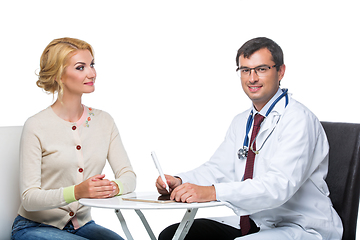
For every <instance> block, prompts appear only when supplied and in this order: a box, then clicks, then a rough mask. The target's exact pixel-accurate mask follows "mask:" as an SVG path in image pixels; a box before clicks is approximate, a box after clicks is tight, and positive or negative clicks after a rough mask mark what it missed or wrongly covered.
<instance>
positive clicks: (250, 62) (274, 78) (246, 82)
mask: <svg viewBox="0 0 360 240" xmlns="http://www.w3.org/2000/svg"><path fill="white" fill-rule="evenodd" d="M274 65H275V63H274V61H273V60H272V55H271V52H270V51H269V50H268V49H267V48H262V49H260V50H258V51H256V52H254V53H253V54H252V55H251V56H250V57H249V58H244V56H243V55H241V56H240V57H239V68H240V72H241V85H242V88H243V90H244V92H245V93H246V95H247V96H248V97H249V98H250V99H251V101H252V102H253V104H254V107H255V108H256V110H258V111H260V110H261V109H262V108H263V107H264V106H265V105H266V104H267V102H268V101H269V100H270V99H271V98H272V97H273V96H274V95H275V93H276V92H277V90H278V88H279V86H280V80H281V79H282V78H283V76H284V73H285V65H282V66H280V69H279V71H277V70H276V66H274ZM252 68H255V69H252Z"/></svg>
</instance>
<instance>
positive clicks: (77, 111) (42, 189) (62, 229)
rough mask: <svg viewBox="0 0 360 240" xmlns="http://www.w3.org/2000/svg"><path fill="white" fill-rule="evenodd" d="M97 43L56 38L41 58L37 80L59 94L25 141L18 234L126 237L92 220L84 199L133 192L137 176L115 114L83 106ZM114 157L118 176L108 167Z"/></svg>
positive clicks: (31, 123) (32, 121) (30, 124)
mask: <svg viewBox="0 0 360 240" xmlns="http://www.w3.org/2000/svg"><path fill="white" fill-rule="evenodd" d="M95 79H96V71H95V68H94V54H93V50H92V47H91V46H90V45H89V44H88V43H86V42H84V41H81V40H78V39H73V38H61V39H55V40H53V41H52V42H51V43H50V44H49V45H48V46H47V47H46V48H45V50H44V52H43V54H42V56H41V59H40V72H39V80H38V81H37V85H38V86H39V87H40V88H43V89H44V90H45V91H47V92H50V93H52V94H55V93H57V94H58V97H57V100H56V101H55V103H54V104H53V105H52V106H49V107H48V108H46V109H45V110H43V111H41V112H39V113H38V114H36V115H34V116H32V117H30V118H29V119H28V120H27V121H26V123H25V125H24V129H23V134H22V138H21V147H20V176H21V179H20V184H21V198H22V203H21V206H20V208H19V211H18V213H19V215H18V217H17V218H16V219H15V221H14V225H13V231H12V239H27V240H31V239H61V240H64V239H97V240H98V239H122V238H121V237H120V236H119V235H117V234H116V233H114V232H112V231H110V230H108V229H106V228H103V227H101V226H99V225H97V224H95V222H94V221H92V220H91V214H90V208H89V207H86V206H82V205H80V204H79V203H78V202H77V200H79V199H80V198H108V197H113V196H116V195H120V194H124V193H128V192H132V191H134V189H135V185H136V175H135V173H134V171H133V169H132V167H131V164H130V162H129V159H128V156H127V154H126V151H125V149H124V146H123V144H122V142H121V138H120V135H119V132H118V129H117V127H116V125H115V123H114V120H113V119H112V118H111V116H110V115H109V114H108V113H106V112H103V111H101V110H97V109H92V108H89V107H86V106H84V105H82V103H81V97H82V95H83V93H91V92H93V91H94V83H95ZM106 159H108V161H109V163H110V165H111V167H112V169H113V171H114V174H115V178H116V180H114V181H110V180H108V179H105V175H104V174H101V172H102V169H103V167H104V165H105V162H106Z"/></svg>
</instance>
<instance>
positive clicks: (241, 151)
mask: <svg viewBox="0 0 360 240" xmlns="http://www.w3.org/2000/svg"><path fill="white" fill-rule="evenodd" d="M248 152H249V148H248V147H247V146H243V147H242V148H240V149H239V151H238V158H239V159H241V158H247V155H248Z"/></svg>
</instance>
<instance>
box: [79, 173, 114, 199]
mask: <svg viewBox="0 0 360 240" xmlns="http://www.w3.org/2000/svg"><path fill="white" fill-rule="evenodd" d="M104 177H105V174H98V175H95V176H93V177H90V178H88V179H87V180H85V181H84V182H82V183H80V184H78V185H76V186H75V190H74V192H75V198H76V200H79V199H80V198H108V197H114V196H115V195H116V194H118V193H119V187H118V186H117V184H116V183H115V182H112V181H110V180H108V179H104Z"/></svg>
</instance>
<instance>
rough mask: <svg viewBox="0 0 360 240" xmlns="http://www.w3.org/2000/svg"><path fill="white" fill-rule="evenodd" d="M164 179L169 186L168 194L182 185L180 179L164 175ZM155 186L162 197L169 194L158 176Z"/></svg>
mask: <svg viewBox="0 0 360 240" xmlns="http://www.w3.org/2000/svg"><path fill="white" fill-rule="evenodd" d="M165 178H166V182H167V184H168V185H169V189H170V192H171V191H172V190H174V189H175V188H176V187H177V186H180V185H181V183H182V181H181V178H176V177H173V176H170V175H166V174H165ZM155 185H156V188H157V190H158V192H159V193H160V194H164V195H165V194H169V192H168V191H167V190H166V185H165V183H164V182H163V180H162V179H161V177H160V176H159V177H158V178H157V179H156V183H155Z"/></svg>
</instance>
